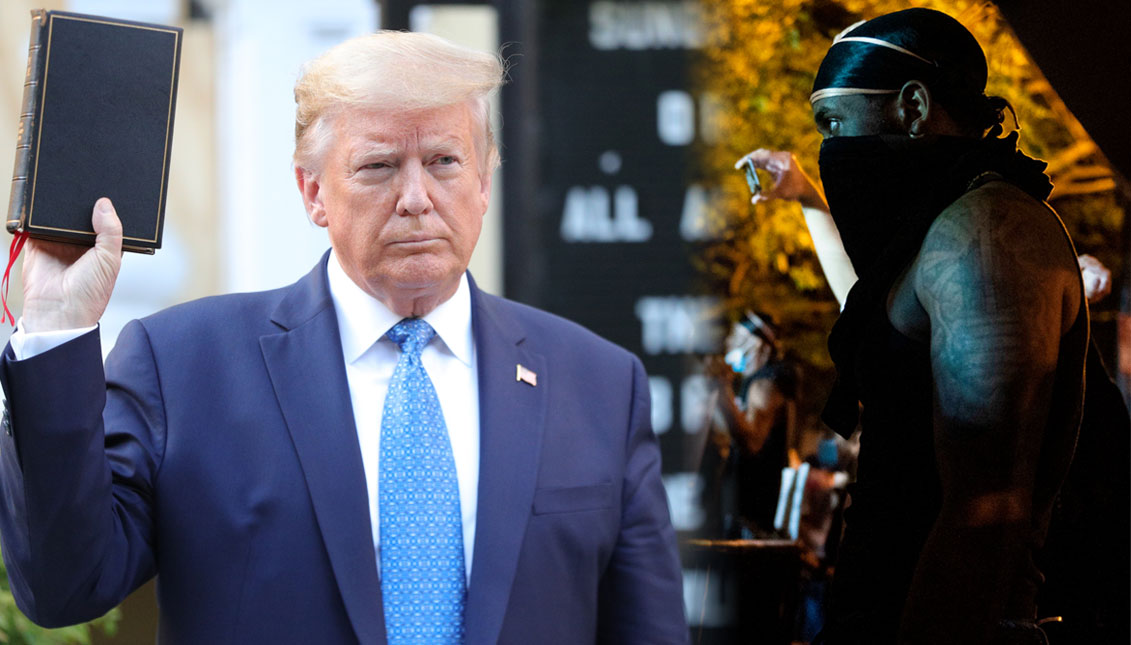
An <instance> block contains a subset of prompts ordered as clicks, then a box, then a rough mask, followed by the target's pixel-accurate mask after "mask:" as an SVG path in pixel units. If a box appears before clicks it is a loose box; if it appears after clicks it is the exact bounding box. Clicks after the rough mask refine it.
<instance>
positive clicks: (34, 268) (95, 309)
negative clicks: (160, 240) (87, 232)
mask: <svg viewBox="0 0 1131 645" xmlns="http://www.w3.org/2000/svg"><path fill="white" fill-rule="evenodd" d="M91 222H92V223H93V225H94V232H95V234H96V236H97V237H96V238H95V243H94V246H93V247H89V248H88V247H84V246H78V245H75V244H65V243H62V242H48V241H44V240H36V239H32V240H28V242H27V246H26V248H25V249H24V263H23V286H24V306H23V312H22V313H23V321H22V323H21V328H22V329H23V330H24V331H26V332H40V331H55V330H62V329H77V328H81V327H89V326H91V325H94V324H95V323H97V322H98V319H99V318H101V317H102V312H104V311H105V310H106V305H107V303H109V302H110V294H111V293H113V291H114V283H115V281H116V280H117V278H118V270H119V269H120V268H121V265H122V223H121V221H120V220H119V219H118V214H117V213H116V212H115V211H114V205H113V204H111V203H110V200H109V199H107V198H106V197H103V198H101V199H99V200H98V201H97V202H95V204H94V212H93V214H92V216H91Z"/></svg>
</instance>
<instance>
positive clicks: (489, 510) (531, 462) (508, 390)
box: [466, 282, 553, 643]
mask: <svg viewBox="0 0 1131 645" xmlns="http://www.w3.org/2000/svg"><path fill="white" fill-rule="evenodd" d="M471 286H472V289H471V293H472V329H473V332H474V336H475V344H476V352H477V360H478V363H479V410H480V412H479V444H480V455H479V501H478V509H477V511H476V524H475V526H476V529H475V549H474V554H473V556H472V568H471V584H470V586H469V588H468V600H467V619H466V620H467V624H466V627H467V642H469V643H494V642H496V641H497V640H498V638H499V633H500V630H501V629H502V624H503V616H504V614H505V613H506V609H507V604H508V602H509V599H510V593H511V588H512V585H513V583H514V576H515V570H516V568H517V566H518V555H519V552H520V550H521V547H522V540H523V537H524V536H525V534H526V525H527V522H528V521H529V519H530V509H531V507H532V505H533V501H534V488H535V484H536V481H537V475H538V461H539V454H540V450H541V445H542V427H543V420H544V415H545V407H546V391H547V388H548V387H550V384H551V383H552V381H551V379H552V378H553V377H552V375H551V374H549V373H548V372H549V369H548V366H547V365H546V364H545V361H544V360H543V357H542V356H541V355H539V354H535V353H533V352H531V351H528V350H527V349H526V348H525V347H523V340H524V334H523V332H522V330H521V328H520V327H519V325H518V323H517V321H515V320H514V319H513V318H512V317H511V316H508V315H507V314H506V312H504V311H502V308H501V307H499V305H498V301H496V300H493V299H492V298H491V297H490V296H485V295H484V294H483V293H482V292H481V291H479V289H478V288H476V287H475V284H474V282H472V285H471ZM518 365H522V366H524V367H525V368H527V369H529V370H531V371H533V372H535V373H536V374H537V382H538V385H537V386H531V385H529V384H528V383H526V382H524V381H520V380H518V379H517V378H516V367H517V366H518Z"/></svg>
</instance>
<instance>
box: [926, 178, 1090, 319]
mask: <svg viewBox="0 0 1131 645" xmlns="http://www.w3.org/2000/svg"><path fill="white" fill-rule="evenodd" d="M913 279H914V284H915V291H916V294H917V295H918V296H919V298H920V301H921V302H922V303H923V305H924V308H925V309H927V312H928V315H930V316H931V318H932V321H935V320H936V315H937V316H943V317H945V316H948V315H950V314H952V313H953V312H954V311H955V308H961V309H962V310H965V311H966V312H974V311H985V312H1003V311H1004V310H1014V311H1023V312H1026V313H1027V314H1028V315H1031V314H1033V313H1036V312H1038V311H1040V312H1049V311H1050V310H1053V311H1056V312H1057V313H1058V314H1059V315H1057V316H1055V319H1056V321H1057V322H1059V323H1060V327H1061V331H1062V332H1063V331H1066V330H1067V329H1068V327H1070V326H1071V324H1072V321H1074V320H1075V318H1076V314H1077V312H1078V309H1079V306H1080V293H1081V287H1080V279H1079V269H1078V267H1077V263H1076V257H1075V254H1074V252H1073V249H1072V246H1071V244H1070V243H1069V242H1068V237H1067V236H1066V234H1065V232H1064V227H1063V225H1062V224H1061V222H1060V220H1059V218H1058V217H1057V216H1056V214H1055V213H1054V212H1053V211H1052V210H1051V209H1049V208H1048V207H1046V206H1045V205H1044V204H1042V203H1041V202H1039V201H1037V200H1035V199H1033V198H1032V197H1030V196H1029V195H1027V194H1025V193H1024V192H1022V191H1021V190H1020V189H1018V188H1016V187H1015V186H1013V185H1011V184H1008V183H1006V182H1000V181H995V182H990V183H988V184H986V185H984V186H982V187H980V188H977V189H975V190H972V191H970V192H968V193H966V194H965V195H963V196H962V197H961V198H959V199H958V200H956V201H955V202H954V203H953V204H951V205H950V206H948V207H947V208H946V209H945V210H943V212H942V213H941V214H940V215H939V216H938V218H937V219H936V220H935V222H934V224H933V225H932V226H931V228H930V230H929V231H928V233H927V236H926V238H925V239H924V241H923V245H922V247H921V249H920V253H919V258H918V260H917V262H916V271H915V275H914V277H913ZM932 309H934V312H932Z"/></svg>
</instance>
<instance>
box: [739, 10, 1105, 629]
mask: <svg viewBox="0 0 1131 645" xmlns="http://www.w3.org/2000/svg"><path fill="white" fill-rule="evenodd" d="M986 76H987V70H986V61H985V57H984V54H983V53H982V51H981V48H980V47H979V45H978V43H977V41H976V40H975V39H974V38H973V36H972V35H971V34H970V33H969V32H968V31H967V30H966V29H965V28H964V27H962V26H961V25H960V24H959V23H958V22H957V21H955V20H953V19H952V18H950V17H949V16H946V15H945V14H942V13H940V12H936V11H932V10H927V9H910V10H905V11H900V12H896V13H893V14H888V15H885V16H881V17H879V18H876V19H873V20H870V21H867V22H863V23H860V24H858V25H855V26H853V27H851V28H849V29H847V30H846V31H845V32H843V33H842V34H840V35H839V36H838V37H837V39H835V40H834V44H833V45H832V47H831V48H830V50H829V52H828V54H827V55H826V57H825V59H824V61H823V62H822V64H821V68H820V70H819V71H818V73H817V78H816V81H815V84H814V88H813V94H812V97H811V103H812V105H813V112H814V120H815V121H816V124H817V128H818V130H819V131H820V132H821V134H822V135H823V136H824V137H825V141H824V143H823V144H822V147H821V158H820V166H821V179H822V183H823V186H824V192H823V193H822V191H821V190H820V189H818V188H817V186H816V185H815V183H814V182H813V181H811V180H810V179H809V178H808V177H807V176H805V174H804V173H803V172H802V171H801V170H800V168H799V167H797V164H796V160H795V159H794V158H793V157H792V155H790V154H789V153H787V152H774V151H768V150H759V151H756V152H754V153H751V154H750V155H749V158H750V159H751V160H753V162H754V164H755V165H756V166H757V167H759V168H762V169H764V170H766V171H768V172H770V173H771V174H772V175H773V176H774V178H775V180H776V185H775V187H774V188H773V189H772V190H770V191H768V192H766V193H765V194H763V195H760V196H756V197H755V199H756V200H758V199H772V198H786V199H796V200H798V201H799V202H800V203H801V205H802V207H803V212H804V213H805V217H806V220H807V223H808V224H809V228H810V232H811V233H812V235H813V238H814V245H815V247H816V249H817V252H818V256H819V259H820V261H821V264H822V268H823V270H824V271H825V273H826V276H827V277H828V280H829V283H830V286H831V287H832V289H833V292H834V294H835V295H836V297H837V299H838V300H839V301H841V302H842V303H843V312H842V315H841V317H840V319H839V320H838V322H837V324H836V326H835V327H834V329H833V332H832V334H831V336H830V339H829V349H830V353H831V354H832V357H833V359H834V362H835V363H836V366H837V372H838V379H837V383H836V385H835V386H834V389H833V393H832V395H831V396H830V400H829V402H828V404H827V406H826V409H825V413H824V415H823V418H824V419H825V421H826V422H827V423H828V424H829V425H830V427H832V428H833V429H834V430H836V431H837V432H838V433H839V434H841V435H842V436H846V437H847V436H848V435H850V434H851V433H852V432H853V430H854V429H855V428H856V427H857V425H858V424H859V425H860V426H861V427H862V429H863V433H862V436H861V450H860V455H859V465H858V480H857V482H856V483H854V484H853V485H852V486H851V487H850V489H849V495H850V498H851V501H850V507H849V509H848V510H847V512H846V516H845V522H846V526H845V535H844V540H843V543H842V545H841V548H840V554H839V560H838V564H837V567H836V576H835V578H834V581H833V586H832V592H831V603H830V609H829V615H828V621H827V624H826V627H825V630H824V631H823V633H822V635H821V637H819V638H818V641H819V642H823V643H829V644H833V645H840V644H846V643H870V644H876V643H880V644H882V643H896V642H898V643H1040V642H1043V639H1044V638H1045V635H1044V633H1043V632H1042V631H1041V629H1040V627H1039V626H1038V624H1037V606H1036V596H1037V590H1038V587H1039V585H1040V581H1041V573H1040V571H1039V570H1038V569H1037V567H1036V565H1035V562H1034V560H1035V557H1036V554H1037V552H1038V551H1039V550H1040V548H1041V546H1042V544H1043V541H1044V537H1045V533H1046V530H1047V528H1048V522H1049V518H1050V515H1051V512H1052V506H1053V500H1054V498H1055V496H1056V493H1057V490H1058V489H1059V487H1060V485H1061V482H1062V481H1063V479H1064V477H1065V474H1066V472H1067V471H1068V467H1069V463H1070V460H1071V457H1072V451H1073V446H1074V444H1075V441H1076V434H1077V428H1078V425H1079V421H1080V417H1081V408H1082V401H1083V372H1084V369H1083V367H1084V361H1085V350H1086V347H1087V344H1088V325H1087V320H1088V318H1087V307H1086V303H1085V299H1084V289H1083V285H1082V284H1081V279H1080V271H1079V268H1078V264H1077V260H1076V257H1075V252H1074V249H1073V247H1072V243H1071V240H1069V239H1068V236H1067V233H1066V232H1065V230H1064V227H1063V224H1062V223H1061V222H1060V221H1059V219H1058V218H1057V216H1056V214H1055V213H1054V212H1053V211H1052V210H1051V209H1050V208H1048V206H1047V204H1045V203H1044V200H1045V199H1046V198H1047V197H1048V194H1049V192H1050V189H1051V185H1050V183H1049V181H1048V178H1047V177H1046V176H1045V175H1044V173H1043V172H1042V171H1043V168H1044V164H1043V163H1041V162H1038V161H1036V160H1033V159H1031V158H1029V157H1027V156H1025V155H1024V154H1022V153H1021V152H1019V151H1018V150H1017V147H1016V140H1017V137H1016V134H1015V133H1014V134H1012V135H1010V136H1008V137H1005V138H999V137H1000V135H1001V132H1002V130H1001V127H1000V123H1001V122H1002V120H1003V110H1004V109H1005V108H1006V106H1007V105H1008V104H1007V103H1006V102H1005V101H1004V99H1000V98H998V97H987V96H986V95H985V94H984V90H985V84H986ZM826 198H827V201H826ZM857 276H859V279H857Z"/></svg>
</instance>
